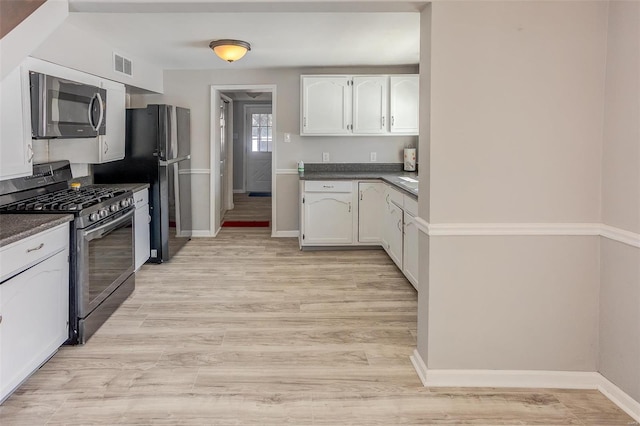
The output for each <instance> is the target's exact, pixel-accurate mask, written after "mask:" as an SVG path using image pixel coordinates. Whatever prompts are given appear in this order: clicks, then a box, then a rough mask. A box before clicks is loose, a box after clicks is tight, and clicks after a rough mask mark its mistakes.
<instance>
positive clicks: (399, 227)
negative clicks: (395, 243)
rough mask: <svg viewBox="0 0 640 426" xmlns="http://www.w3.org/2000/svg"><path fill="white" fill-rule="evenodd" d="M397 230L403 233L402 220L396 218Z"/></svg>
mask: <svg viewBox="0 0 640 426" xmlns="http://www.w3.org/2000/svg"><path fill="white" fill-rule="evenodd" d="M398 230H399V231H400V232H402V233H404V232H403V231H402V220H398Z"/></svg>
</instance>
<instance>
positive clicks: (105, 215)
mask: <svg viewBox="0 0 640 426" xmlns="http://www.w3.org/2000/svg"><path fill="white" fill-rule="evenodd" d="M108 215H109V211H108V210H107V209H100V217H101V218H104V217H107V216H108Z"/></svg>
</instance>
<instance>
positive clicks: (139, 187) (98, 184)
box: [94, 183, 151, 192]
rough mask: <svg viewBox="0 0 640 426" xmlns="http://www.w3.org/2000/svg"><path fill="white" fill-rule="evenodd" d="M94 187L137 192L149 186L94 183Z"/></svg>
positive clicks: (145, 184) (141, 184) (143, 184)
mask: <svg viewBox="0 0 640 426" xmlns="http://www.w3.org/2000/svg"><path fill="white" fill-rule="evenodd" d="M94 185H95V186H103V187H108V188H122V189H129V190H131V191H133V192H138V191H141V190H143V189H147V188H149V187H150V186H151V185H149V184H148V183H96V184H94Z"/></svg>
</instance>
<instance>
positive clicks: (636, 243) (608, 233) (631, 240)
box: [600, 224, 640, 248]
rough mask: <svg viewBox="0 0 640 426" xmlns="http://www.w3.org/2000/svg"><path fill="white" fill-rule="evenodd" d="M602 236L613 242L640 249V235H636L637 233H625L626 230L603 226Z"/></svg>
mask: <svg viewBox="0 0 640 426" xmlns="http://www.w3.org/2000/svg"><path fill="white" fill-rule="evenodd" d="M600 235H602V236H603V237H605V238H609V239H610V240H613V241H618V242H621V243H624V244H628V245H630V246H633V247H637V248H640V234H636V233H635V232H631V231H625V230H624V229H620V228H615V227H613V226H609V225H604V224H602V225H601V229H600Z"/></svg>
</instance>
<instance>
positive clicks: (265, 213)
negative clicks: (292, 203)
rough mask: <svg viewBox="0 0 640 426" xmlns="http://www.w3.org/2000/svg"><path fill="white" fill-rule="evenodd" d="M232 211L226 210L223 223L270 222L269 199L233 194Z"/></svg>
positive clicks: (245, 194) (246, 194)
mask: <svg viewBox="0 0 640 426" xmlns="http://www.w3.org/2000/svg"><path fill="white" fill-rule="evenodd" d="M233 204H234V208H233V210H227V211H226V213H225V214H224V218H223V222H224V221H242V222H246V221H269V222H270V221H271V197H253V196H251V197H250V196H249V193H242V194H233Z"/></svg>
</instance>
